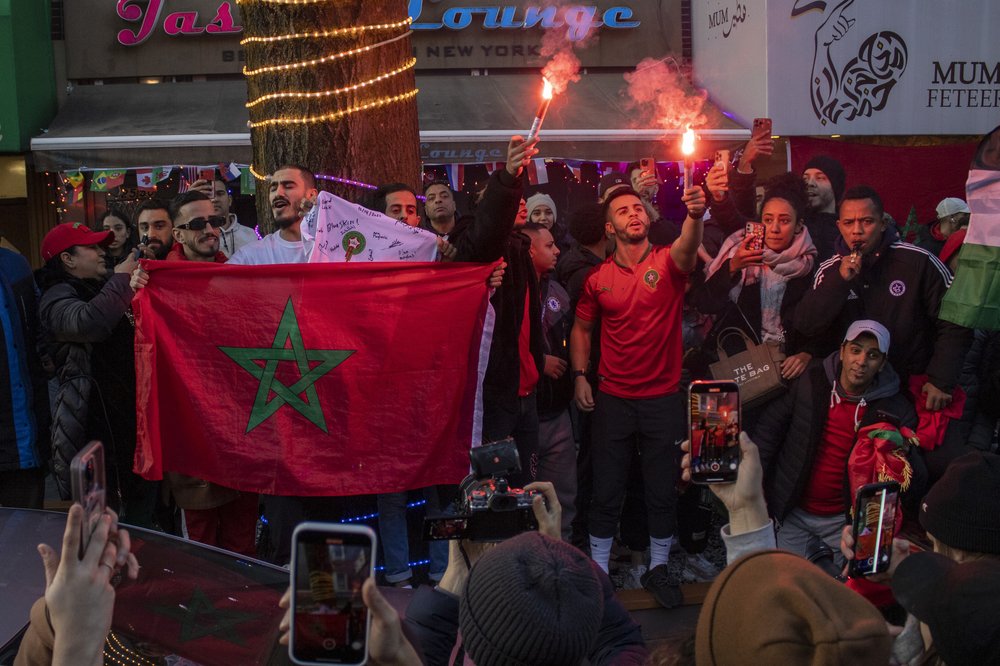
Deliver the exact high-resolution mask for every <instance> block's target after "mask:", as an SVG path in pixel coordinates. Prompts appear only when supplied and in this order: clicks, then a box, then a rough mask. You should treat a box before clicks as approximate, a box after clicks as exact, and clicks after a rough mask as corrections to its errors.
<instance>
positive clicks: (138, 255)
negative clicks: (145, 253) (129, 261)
mask: <svg viewBox="0 0 1000 666" xmlns="http://www.w3.org/2000/svg"><path fill="white" fill-rule="evenodd" d="M139 245H149V236H148V235H144V236H143V237H142V238H140V239H139ZM135 258H136V259H141V258H142V250H140V249H139V248H138V247H136V248H135Z"/></svg>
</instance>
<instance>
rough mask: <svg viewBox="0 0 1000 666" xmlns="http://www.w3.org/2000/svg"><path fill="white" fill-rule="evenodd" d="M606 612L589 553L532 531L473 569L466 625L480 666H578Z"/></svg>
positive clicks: (465, 598) (469, 648)
mask: <svg viewBox="0 0 1000 666" xmlns="http://www.w3.org/2000/svg"><path fill="white" fill-rule="evenodd" d="M603 614H604V595H603V591H602V589H601V582H600V579H599V578H598V577H597V572H596V571H595V570H594V565H593V564H592V563H591V561H590V559H589V558H588V557H587V556H586V555H584V554H583V553H581V552H580V551H579V550H577V549H576V548H574V547H572V546H570V545H568V544H566V543H563V542H562V541H556V540H555V539H551V538H549V537H545V536H542V535H541V534H539V533H538V532H525V533H523V534H519V535H518V536H516V537H514V538H513V539H509V540H507V541H504V542H503V543H501V544H499V545H497V547H496V548H494V549H492V550H490V551H488V552H487V553H485V554H484V555H483V556H482V557H481V558H480V559H479V561H478V562H476V564H475V565H474V566H473V567H472V571H471V572H470V573H469V581H468V583H467V584H466V587H465V592H464V593H463V594H462V599H461V605H460V612H459V621H460V625H459V626H460V628H461V632H462V640H463V642H464V645H465V650H466V652H467V653H468V655H469V656H470V657H471V658H472V660H473V661H474V662H475V663H476V666H519V665H522V664H523V665H524V666H578V665H579V664H580V662H582V661H583V660H584V659H585V658H586V656H587V654H588V653H589V652H590V649H591V647H592V646H593V644H594V640H595V639H596V638H597V632H598V630H599V629H600V625H601V617H602V616H603Z"/></svg>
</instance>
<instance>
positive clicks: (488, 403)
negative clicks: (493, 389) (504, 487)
mask: <svg viewBox="0 0 1000 666" xmlns="http://www.w3.org/2000/svg"><path fill="white" fill-rule="evenodd" d="M491 397H492V396H491V395H490V390H489V389H486V388H484V390H483V442H484V443H485V442H493V441H496V440H498V439H504V438H506V437H513V438H514V442H515V443H516V444H517V453H518V456H519V457H520V459H521V472H520V473H519V474H512V475H511V476H510V477H509V479H508V480H509V481H510V483H511V485H512V486H514V487H522V486H524V485H526V484H528V483H531V482H532V481H534V480H535V479H536V478H537V476H538V403H537V400H536V398H535V393H534V392H532V393H531V394H529V395H527V396H525V397H523V398H518V399H517V403H516V404H515V407H514V409H513V410H511V409H510V408H509V407H508V406H507V404H506V401H504V400H495V399H491Z"/></svg>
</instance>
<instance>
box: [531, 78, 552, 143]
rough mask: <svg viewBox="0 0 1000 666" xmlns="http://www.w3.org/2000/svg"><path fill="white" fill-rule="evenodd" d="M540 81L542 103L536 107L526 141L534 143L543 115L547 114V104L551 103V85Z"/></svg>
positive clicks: (540, 127)
mask: <svg viewBox="0 0 1000 666" xmlns="http://www.w3.org/2000/svg"><path fill="white" fill-rule="evenodd" d="M542 81H543V82H544V84H545V85H543V86H542V102H541V104H539V105H538V111H537V112H535V121H534V122H533V123H531V130H530V131H529V132H528V141H534V139H535V138H536V137H537V136H538V132H539V130H541V129H542V121H544V120H545V114H546V113H548V112H549V104H551V103H552V84H551V83H549V81H548V79H545V78H542Z"/></svg>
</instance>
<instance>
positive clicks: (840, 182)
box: [802, 155, 847, 202]
mask: <svg viewBox="0 0 1000 666" xmlns="http://www.w3.org/2000/svg"><path fill="white" fill-rule="evenodd" d="M808 169H819V170H820V171H822V172H823V173H825V174H826V177H827V178H829V179H830V185H831V186H832V187H833V198H834V199H835V200H836V201H838V202H839V201H840V197H841V196H842V195H843V194H844V184H845V183H846V182H847V175H846V174H845V173H844V167H843V166H841V164H840V162H838V161H837V160H835V159H833V158H832V157H830V156H829V155H817V156H816V157H814V158H812V159H811V160H809V161H808V162H806V165H805V167H804V168H803V169H802V171H803V172H805V171H806V170H808Z"/></svg>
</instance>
